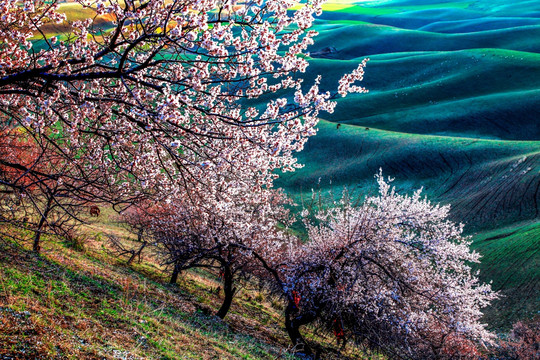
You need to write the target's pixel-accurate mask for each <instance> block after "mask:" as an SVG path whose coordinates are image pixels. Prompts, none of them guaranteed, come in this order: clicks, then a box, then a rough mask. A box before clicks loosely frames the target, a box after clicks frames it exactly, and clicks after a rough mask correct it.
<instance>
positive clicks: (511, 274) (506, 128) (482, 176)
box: [279, 0, 540, 329]
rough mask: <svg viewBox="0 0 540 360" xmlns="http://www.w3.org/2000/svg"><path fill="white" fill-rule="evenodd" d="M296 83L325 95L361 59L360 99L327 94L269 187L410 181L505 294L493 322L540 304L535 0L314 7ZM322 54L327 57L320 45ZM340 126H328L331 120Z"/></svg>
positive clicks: (359, 188) (295, 190)
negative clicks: (311, 36) (304, 67)
mask: <svg viewBox="0 0 540 360" xmlns="http://www.w3.org/2000/svg"><path fill="white" fill-rule="evenodd" d="M325 10H326V11H325V12H324V13H323V15H322V16H321V17H319V18H318V19H317V20H316V30H317V31H319V33H320V34H319V36H318V37H317V38H316V42H315V45H313V46H312V47H311V48H310V49H309V50H310V51H311V53H312V57H311V60H310V63H311V65H310V67H309V69H308V73H307V74H306V77H307V78H308V79H312V78H314V77H315V76H316V74H323V82H322V84H321V87H322V88H323V89H324V90H330V89H334V88H335V87H336V85H337V80H338V79H339V77H340V76H341V74H343V73H344V72H347V71H350V70H352V69H354V68H355V67H356V66H357V64H358V63H359V62H360V61H361V60H362V59H363V58H365V57H369V58H370V61H369V62H368V66H367V68H366V74H365V79H364V82H363V84H362V85H363V86H365V87H366V88H368V89H369V93H368V94H362V95H353V96H349V97H347V98H343V99H342V98H339V99H338V100H337V101H338V106H337V108H336V111H335V113H334V114H323V116H322V118H323V121H321V123H320V125H319V132H318V134H317V136H315V137H313V138H312V139H310V140H309V141H308V143H307V145H306V147H305V150H304V151H303V152H302V153H300V154H299V156H298V157H299V162H300V163H302V164H304V167H303V168H302V169H300V170H298V171H296V172H294V173H288V174H283V175H282V176H281V179H280V180H279V185H280V186H282V187H284V188H285V189H286V190H287V191H288V192H289V193H291V194H292V195H293V196H294V197H295V199H296V200H297V203H298V204H301V203H302V202H303V201H304V202H305V201H308V200H309V199H310V198H311V196H312V195H311V194H312V191H315V192H318V191H320V192H321V193H322V194H326V195H328V194H330V193H332V194H333V196H338V195H339V194H340V192H341V190H342V189H343V188H344V187H346V188H348V189H353V190H354V192H355V194H357V196H359V197H361V196H365V195H369V194H373V193H375V192H376V190H377V189H376V184H375V181H374V178H373V175H374V174H375V173H376V172H377V171H378V170H379V169H382V171H383V173H384V174H385V175H388V176H391V177H393V178H395V181H394V184H395V186H396V187H397V189H398V190H400V191H403V192H412V191H413V190H415V189H418V188H420V187H422V188H423V193H424V194H425V195H426V196H428V197H429V198H430V199H431V200H432V201H434V202H440V203H442V204H448V205H450V206H451V216H452V218H453V219H454V220H455V221H458V222H461V223H464V224H465V231H466V233H467V234H469V235H471V236H472V240H473V245H472V247H473V248H474V249H475V250H476V251H478V252H480V253H481V254H482V256H483V259H482V263H481V264H480V265H478V266H477V267H478V268H479V269H480V271H481V277H482V280H484V281H491V280H492V281H493V288H494V289H496V290H498V291H500V293H501V294H502V295H503V297H502V298H501V299H500V300H498V301H497V302H496V303H495V304H494V306H492V307H491V308H490V309H488V310H487V311H486V321H487V322H489V323H490V325H491V326H492V327H493V328H495V329H505V328H508V327H510V326H511V324H512V323H513V322H514V321H516V320H517V319H519V318H525V317H531V316H534V315H535V314H538V313H539V312H540V218H539V213H540V43H539V42H538V41H536V39H539V38H540V3H538V2H531V1H520V0H518V1H513V2H512V3H509V2H508V1H502V0H495V1H493V0H491V1H487V0H477V1H467V2H463V1H461V2H453V1H437V0H431V1H429V0H423V1H421V0H418V1H407V0H405V1H399V0H388V1H360V2H352V1H347V2H343V1H342V2H339V3H337V2H336V3H330V4H327V5H326V8H325ZM325 48H326V49H328V48H332V49H331V51H321V50H323V49H325ZM338 124H339V125H338Z"/></svg>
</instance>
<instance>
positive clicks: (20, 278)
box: [0, 209, 383, 359]
mask: <svg viewBox="0 0 540 360" xmlns="http://www.w3.org/2000/svg"><path fill="white" fill-rule="evenodd" d="M104 210H105V211H102V215H101V216H100V218H99V221H95V222H93V224H91V226H87V227H86V228H84V229H83V230H82V232H81V234H82V235H81V239H83V243H84V248H83V249H82V250H81V248H80V247H79V248H78V250H76V249H75V248H74V247H73V246H72V245H71V244H70V243H67V242H65V241H61V240H59V239H56V238H51V237H45V238H44V243H43V245H44V246H43V254H42V256H40V257H36V256H35V255H34V254H32V253H31V252H30V251H29V250H28V249H29V248H30V246H29V245H30V243H24V242H23V243H22V245H23V246H22V247H21V246H15V245H14V244H13V243H12V242H11V241H9V240H5V239H4V238H0V358H2V359H4V358H6V359H98V358H99V359H278V358H279V359H292V358H293V356H292V355H290V354H289V350H290V340H289V339H288V337H287V335H286V332H285V330H284V325H283V316H282V313H283V304H282V302H281V300H280V299H278V298H274V297H271V296H270V295H268V294H266V293H265V292H261V291H260V290H259V289H258V287H257V286H255V284H248V285H247V287H246V286H242V287H240V288H239V291H238V293H237V294H236V296H235V299H234V301H233V304H232V306H231V309H230V311H229V314H228V315H227V317H226V319H225V320H224V321H223V320H221V319H219V318H217V317H215V316H213V314H215V312H216V311H217V309H218V308H219V306H220V305H221V300H222V296H223V293H222V292H218V291H217V289H218V287H219V286H220V285H221V284H220V281H219V279H218V278H217V276H216V275H215V274H212V273H208V272H204V271H189V272H185V273H183V274H182V275H181V276H180V278H179V280H178V284H177V285H168V284H167V281H168V278H167V273H166V272H165V273H164V272H163V269H162V268H161V267H160V266H159V265H158V264H157V263H156V261H155V259H154V258H153V256H152V254H149V253H146V254H145V255H143V257H142V261H141V262H140V263H137V262H135V263H134V264H133V265H132V266H131V267H129V266H126V264H125V261H124V260H122V259H118V258H116V257H115V256H114V255H113V254H112V253H111V252H110V248H109V243H108V241H106V240H105V239H106V236H105V234H111V235H115V236H117V237H122V238H124V239H128V238H130V237H131V236H132V235H130V234H129V233H127V232H126V231H125V229H123V228H121V227H118V226H117V225H116V224H115V223H114V222H113V221H111V220H110V217H108V215H110V213H111V212H110V211H107V209H104ZM303 332H304V334H305V336H306V339H309V340H312V341H314V342H315V343H318V344H322V345H323V346H325V348H326V350H325V351H324V352H323V354H324V355H323V356H325V358H326V359H350V358H354V359H361V358H364V357H363V355H362V353H361V352H360V351H359V350H358V349H357V348H353V347H352V345H351V344H349V345H348V346H347V348H346V349H345V350H342V351H341V352H339V351H338V349H337V346H336V344H335V338H334V337H333V336H332V335H331V334H326V335H324V334H323V335H322V337H321V334H318V335H317V336H315V334H314V332H313V331H312V330H311V329H310V328H307V329H304V331H303ZM370 359H383V358H382V357H379V356H377V355H374V354H372V355H371V357H370Z"/></svg>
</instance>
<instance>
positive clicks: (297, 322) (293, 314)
mask: <svg viewBox="0 0 540 360" xmlns="http://www.w3.org/2000/svg"><path fill="white" fill-rule="evenodd" d="M322 308H323V304H322V303H321V302H320V301H318V300H316V301H315V302H314V304H313V310H310V311H306V312H302V311H301V310H299V309H298V308H297V307H296V305H295V303H294V300H293V298H292V296H290V297H289V304H288V305H287V308H286V309H285V329H286V330H287V334H288V335H289V338H290V339H291V341H292V343H293V346H294V347H295V349H296V352H297V353H302V354H304V355H306V356H307V357H308V358H310V359H318V357H319V354H318V352H317V354H313V350H312V349H311V347H310V346H309V345H308V344H307V343H306V341H305V340H304V338H303V337H302V334H300V327H301V326H304V325H307V324H309V323H312V322H313V321H315V320H316V319H317V318H318V317H319V315H320V313H321V311H322Z"/></svg>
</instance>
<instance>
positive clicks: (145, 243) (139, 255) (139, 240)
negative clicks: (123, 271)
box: [127, 229, 178, 282]
mask: <svg viewBox="0 0 540 360" xmlns="http://www.w3.org/2000/svg"><path fill="white" fill-rule="evenodd" d="M143 231H144V230H143V229H140V230H139V233H138V234H137V239H138V242H139V243H142V245H141V247H140V248H139V250H137V251H134V252H133V254H131V257H130V258H129V260H128V261H127V265H128V266H129V265H131V263H132V262H133V260H135V258H136V257H139V262H141V253H142V251H143V250H144V248H145V247H146V245H147V242H146V241H143V240H142V234H143ZM177 277H178V275H177ZM174 282H176V280H175V281H174Z"/></svg>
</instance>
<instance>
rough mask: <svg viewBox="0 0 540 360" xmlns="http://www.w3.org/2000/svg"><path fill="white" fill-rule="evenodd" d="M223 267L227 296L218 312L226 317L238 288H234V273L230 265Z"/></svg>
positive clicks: (218, 314) (224, 288) (222, 317)
mask: <svg viewBox="0 0 540 360" xmlns="http://www.w3.org/2000/svg"><path fill="white" fill-rule="evenodd" d="M223 267H224V269H223V293H224V294H225V298H224V299H223V303H222V304H221V308H219V310H218V312H217V314H216V315H217V316H218V317H219V318H221V319H224V318H225V316H226V315H227V313H228V312H229V309H230V308H231V304H232V301H233V297H234V293H235V291H236V288H233V273H232V271H231V268H230V266H228V265H224V266H223Z"/></svg>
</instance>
